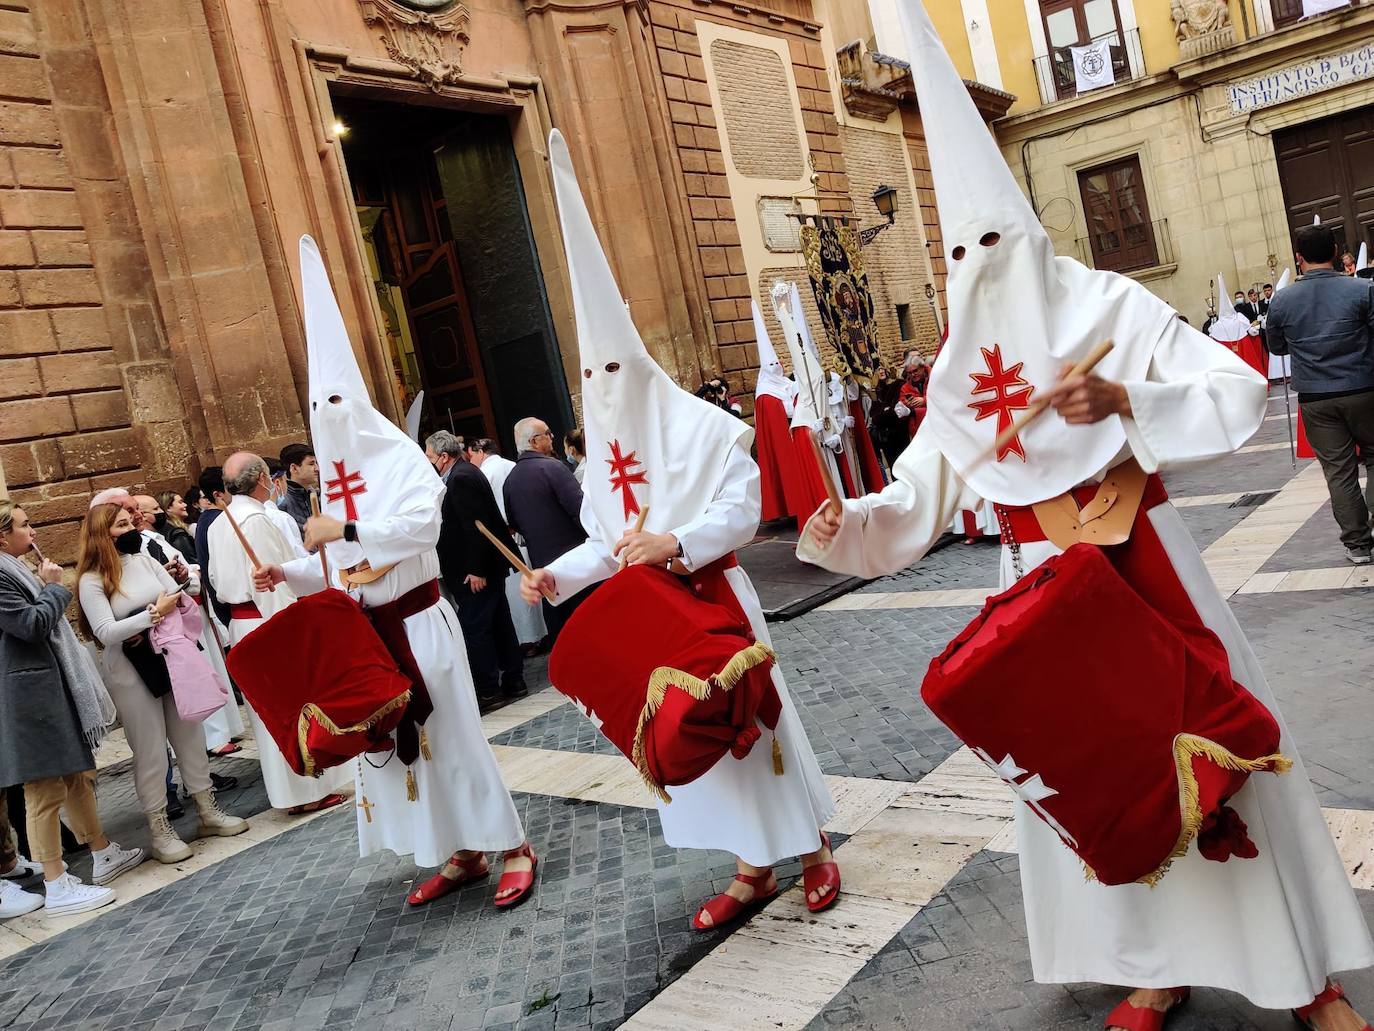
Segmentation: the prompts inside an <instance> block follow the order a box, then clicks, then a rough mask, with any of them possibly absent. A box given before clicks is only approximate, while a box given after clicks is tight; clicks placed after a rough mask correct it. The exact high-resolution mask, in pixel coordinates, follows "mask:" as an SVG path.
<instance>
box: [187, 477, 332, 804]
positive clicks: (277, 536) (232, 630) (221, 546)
mask: <svg viewBox="0 0 1374 1031" xmlns="http://www.w3.org/2000/svg"><path fill="white" fill-rule="evenodd" d="M229 511H230V513H231V514H232V515H233V517H234V518H235V519H236V520H238V524H239V529H241V530H242V531H243V536H244V537H245V538H247V540H248V543H249V544H251V545H252V546H253V553H254V554H255V555H257V557H258V561H259V562H262V563H264V564H268V565H281V564H283V563H286V562H290V561H292V560H293V559H296V558H298V557H300V556H301V555H304V554H305V549H304V548H302V547H301V545H300V535H299V533H297V535H296V538H295V543H294V544H293V543H292V540H291V538H289V537H288V536H287V535H286V534H285V533H283V532H282V528H281V527H280V526H279V525H278V522H277V520H276V519H274V518H273V515H277V516H280V515H282V514H283V513H280V512H277V513H269V512H268V511H267V509H266V507H265V506H264V505H263V503H262V502H261V501H257V500H255V499H253V498H250V497H248V496H247V495H245V494H236V495H235V496H234V497H233V498H231V499H230V501H229ZM287 518H288V519H289V518H290V517H289V516H288V517H287ZM206 540H207V542H208V543H209V547H210V582H211V583H212V584H214V586H215V594H216V595H217V596H218V597H219V600H220V601H222V602H224V604H226V605H238V604H242V603H243V602H249V601H251V602H253V603H254V604H256V605H257V607H258V611H259V612H261V613H262V619H231V620H230V621H229V640H228V641H226V642H225V643H226V644H227V645H228V646H229V647H230V648H232V647H233V646H234V645H236V644H238V643H239V642H240V641H242V640H243V639H244V638H245V637H247V636H248V634H249V633H251V632H252V631H253V630H255V629H257V627H258V626H260V625H261V624H262V622H263V620H264V619H270V618H271V617H272V616H273V615H275V614H276V613H278V612H280V611H281V610H282V609H284V608H286V606H288V605H290V604H291V603H292V602H293V601H295V600H296V595H295V594H294V593H293V592H292V591H291V589H290V588H289V587H288V586H287V585H286V584H278V585H277V589H276V590H275V591H267V592H258V591H254V590H253V564H252V563H251V562H249V561H248V555H247V553H245V552H244V550H243V545H242V544H240V543H239V539H238V537H237V536H236V535H235V533H234V528H233V526H232V525H231V524H230V522H229V518H228V516H224V515H220V516H219V517H217V518H216V519H215V521H214V522H213V523H212V524H211V525H210V529H209V532H208V533H207V534H206ZM306 557H307V558H309V556H306ZM248 719H249V722H250V723H252V725H253V738H254V740H255V741H256V742H257V746H258V762H259V764H260V765H261V766H262V782H263V784H264V785H265V786H266V788H267V799H268V801H269V802H271V803H272V806H273V808H275V809H290V808H292V807H293V806H301V805H309V804H311V803H312V802H318V801H319V800H320V799H322V798H325V797H326V796H328V795H331V794H333V793H335V792H337V791H338V790H339V789H341V788H342V787H344V786H345V785H346V784H347V783H348V781H349V779H350V776H351V769H350V766H349V765H348V764H345V765H343V766H336V767H334V768H333V769H330V770H326V771H325V772H324V773H323V774H322V775H321V776H319V777H302V776H300V775H299V774H297V773H296V772H295V771H293V770H292V769H291V767H290V766H288V765H287V762H286V759H285V757H284V756H283V755H282V754H281V749H280V748H278V747H277V743H276V741H274V740H273V738H272V735H271V734H270V733H269V732H268V730H267V728H266V727H265V726H264V725H263V722H262V720H261V719H260V718H259V717H258V714H257V713H256V712H254V711H253V706H252V704H251V703H250V704H249V705H248Z"/></svg>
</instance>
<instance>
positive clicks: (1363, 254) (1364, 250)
mask: <svg viewBox="0 0 1374 1031" xmlns="http://www.w3.org/2000/svg"><path fill="white" fill-rule="evenodd" d="M1362 268H1369V244H1368V243H1365V242H1363V241H1362V242H1361V243H1360V253H1359V256H1358V257H1357V258H1356V259H1355V271H1356V272H1358V271H1360V269H1362Z"/></svg>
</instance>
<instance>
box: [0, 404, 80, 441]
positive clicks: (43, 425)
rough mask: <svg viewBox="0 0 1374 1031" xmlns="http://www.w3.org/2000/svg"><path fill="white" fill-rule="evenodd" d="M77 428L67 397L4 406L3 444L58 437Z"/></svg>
mask: <svg viewBox="0 0 1374 1031" xmlns="http://www.w3.org/2000/svg"><path fill="white" fill-rule="evenodd" d="M75 429H76V420H75V419H73V418H72V406H71V402H69V401H68V400H67V399H66V398H65V397H36V398H32V399H31V400H27V401H7V402H6V403H5V404H2V405H0V441H5V442H9V441H15V440H32V439H33V438H35V437H56V436H59V435H60V434H63V433H71V432H72V431H73V430H75Z"/></svg>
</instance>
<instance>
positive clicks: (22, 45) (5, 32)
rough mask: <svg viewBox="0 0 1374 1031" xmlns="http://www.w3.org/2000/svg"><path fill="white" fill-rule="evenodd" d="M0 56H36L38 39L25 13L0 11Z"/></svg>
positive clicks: (27, 14) (29, 17) (8, 10)
mask: <svg viewBox="0 0 1374 1031" xmlns="http://www.w3.org/2000/svg"><path fill="white" fill-rule="evenodd" d="M0 54H27V55H29V56H31V57H36V56H37V55H38V38H37V36H36V35H35V34H34V31H33V18H32V16H31V15H29V13H28V12H27V11H15V10H11V9H8V8H7V9H4V10H0Z"/></svg>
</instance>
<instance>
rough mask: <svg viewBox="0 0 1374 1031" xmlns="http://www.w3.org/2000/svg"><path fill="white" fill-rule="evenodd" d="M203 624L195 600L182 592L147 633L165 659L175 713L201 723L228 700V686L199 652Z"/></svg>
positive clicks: (192, 721) (188, 720) (189, 721)
mask: <svg viewBox="0 0 1374 1031" xmlns="http://www.w3.org/2000/svg"><path fill="white" fill-rule="evenodd" d="M203 625H204V624H203V623H202V622H201V615H200V609H199V607H198V606H197V605H196V602H195V600H194V599H193V598H189V597H187V596H186V595H185V594H183V595H182V596H181V597H180V598H179V599H178V600H177V607H176V608H175V609H173V610H172V611H171V612H169V613H167V615H166V616H164V617H163V618H162V621H161V622H160V623H158V625H157V626H155V627H153V629H152V632H151V636H152V643H153V647H154V648H155V649H157V652H158V654H160V655H161V656H162V657H163V659H164V660H166V662H167V675H168V677H169V678H170V679H171V681H172V697H173V698H174V699H176V703H177V715H179V716H180V717H181V718H182V719H183V720H185V721H186V722H187V723H200V722H202V721H203V720H205V719H206V718H207V717H209V716H212V715H214V714H215V713H217V712H219V710H220V709H222V708H224V704H225V703H226V702H227V701H228V700H229V688H228V686H227V685H226V684H225V683H224V682H223V681H222V680H220V678H219V675H218V674H217V673H215V671H214V670H213V669H211V668H210V663H209V662H207V661H206V659H205V656H204V655H202V654H201V645H200V631H201V628H202V626H203Z"/></svg>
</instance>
